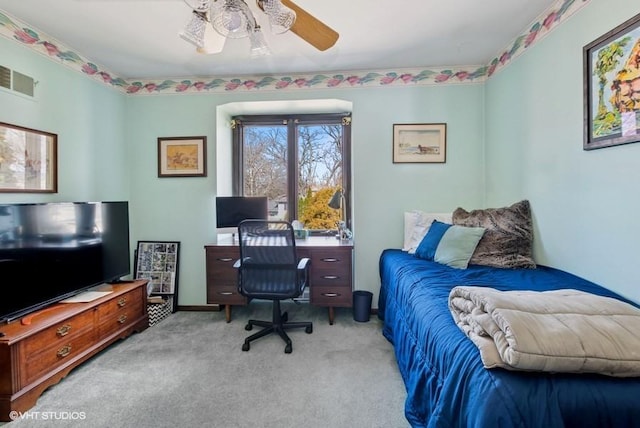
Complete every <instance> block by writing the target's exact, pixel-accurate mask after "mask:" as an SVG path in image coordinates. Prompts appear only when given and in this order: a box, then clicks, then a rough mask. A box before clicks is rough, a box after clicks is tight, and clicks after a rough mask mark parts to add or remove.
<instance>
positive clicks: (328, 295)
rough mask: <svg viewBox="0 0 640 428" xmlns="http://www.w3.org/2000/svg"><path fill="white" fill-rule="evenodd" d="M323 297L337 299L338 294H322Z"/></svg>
mask: <svg viewBox="0 0 640 428" xmlns="http://www.w3.org/2000/svg"><path fill="white" fill-rule="evenodd" d="M322 295H323V296H324V297H338V296H340V293H322Z"/></svg>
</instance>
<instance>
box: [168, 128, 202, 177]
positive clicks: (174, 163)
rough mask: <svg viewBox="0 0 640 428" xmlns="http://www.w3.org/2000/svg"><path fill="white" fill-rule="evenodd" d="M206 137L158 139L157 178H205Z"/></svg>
mask: <svg viewBox="0 0 640 428" xmlns="http://www.w3.org/2000/svg"><path fill="white" fill-rule="evenodd" d="M206 176H207V137H171V138H158V177H206Z"/></svg>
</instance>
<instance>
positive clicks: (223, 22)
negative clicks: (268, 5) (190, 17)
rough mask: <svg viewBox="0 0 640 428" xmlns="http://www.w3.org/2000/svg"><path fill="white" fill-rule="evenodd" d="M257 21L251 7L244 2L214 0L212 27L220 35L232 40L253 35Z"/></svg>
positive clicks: (240, 0) (241, 0) (237, 0)
mask: <svg viewBox="0 0 640 428" xmlns="http://www.w3.org/2000/svg"><path fill="white" fill-rule="evenodd" d="M254 21H255V19H254V17H253V14H252V13H251V10H250V9H249V6H247V4H246V3H245V2H244V1H243V0H213V4H212V5H211V25H212V26H213V28H214V29H215V30H216V31H217V32H218V33H220V34H222V35H223V36H225V37H229V38H232V39H239V38H242V37H247V36H249V35H250V34H251V29H252V27H253V26H252V25H251V24H250V23H253V22H254Z"/></svg>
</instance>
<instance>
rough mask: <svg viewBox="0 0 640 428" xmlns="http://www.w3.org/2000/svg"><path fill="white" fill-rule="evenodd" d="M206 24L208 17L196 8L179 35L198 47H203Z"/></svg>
mask: <svg viewBox="0 0 640 428" xmlns="http://www.w3.org/2000/svg"><path fill="white" fill-rule="evenodd" d="M206 26H207V19H206V16H205V14H204V13H202V12H198V11H195V10H194V11H193V13H192V14H191V19H190V20H189V22H188V23H187V25H186V27H185V28H184V30H182V31H181V32H180V33H178V35H179V36H180V37H182V38H183V39H184V40H186V41H187V42H189V43H191V44H193V45H195V46H196V47H199V48H202V47H204V33H205V28H206Z"/></svg>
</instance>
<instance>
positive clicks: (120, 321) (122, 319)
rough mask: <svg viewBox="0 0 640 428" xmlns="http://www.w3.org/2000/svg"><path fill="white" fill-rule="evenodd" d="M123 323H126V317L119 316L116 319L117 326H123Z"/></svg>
mask: <svg viewBox="0 0 640 428" xmlns="http://www.w3.org/2000/svg"><path fill="white" fill-rule="evenodd" d="M125 322H127V316H126V315H120V316H119V317H118V323H119V324H124V323H125Z"/></svg>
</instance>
